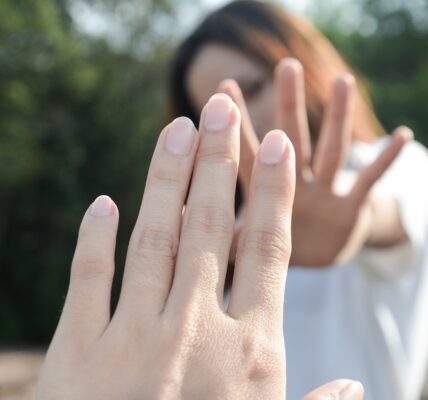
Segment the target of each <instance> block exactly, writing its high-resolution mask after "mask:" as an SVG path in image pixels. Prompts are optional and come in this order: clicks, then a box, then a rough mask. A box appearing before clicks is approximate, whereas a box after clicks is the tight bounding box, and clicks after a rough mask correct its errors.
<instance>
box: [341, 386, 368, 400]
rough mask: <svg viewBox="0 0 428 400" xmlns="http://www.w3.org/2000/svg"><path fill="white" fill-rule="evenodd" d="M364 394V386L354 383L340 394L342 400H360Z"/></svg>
mask: <svg viewBox="0 0 428 400" xmlns="http://www.w3.org/2000/svg"><path fill="white" fill-rule="evenodd" d="M363 393H364V388H363V385H362V384H361V383H360V382H352V383H350V384H349V385H347V386H345V387H344V388H343V389H342V390H341V391H340V393H339V399H340V400H356V399H360V398H361V395H362V394H363Z"/></svg>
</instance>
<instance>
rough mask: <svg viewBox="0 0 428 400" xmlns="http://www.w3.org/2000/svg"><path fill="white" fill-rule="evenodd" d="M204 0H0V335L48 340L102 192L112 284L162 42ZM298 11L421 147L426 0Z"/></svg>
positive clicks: (158, 117) (155, 119) (137, 181)
mask: <svg viewBox="0 0 428 400" xmlns="http://www.w3.org/2000/svg"><path fill="white" fill-rule="evenodd" d="M214 3H221V2H220V1H203V0H200V1H192V0H188V1H187V0H180V1H177V0H176V1H173V0H162V1H159V0H156V1H155V0H140V1H138V0H122V1H121V0H92V1H91V0H68V1H67V0H37V1H30V0H1V2H0V210H1V211H0V346H9V347H10V346H34V345H45V344H46V343H48V342H49V340H50V338H51V336H52V333H53V331H54V329H55V326H56V323H57V320H58V317H59V314H60V311H61V307H62V304H63V301H64V296H65V292H66V288H67V283H68V274H69V266H70V260H71V257H72V254H73V250H74V245H75V239H76V234H77V230H78V226H79V223H80V219H81V217H82V214H83V213H84V211H85V210H86V208H87V206H88V205H89V204H90V203H91V202H92V201H93V199H94V198H95V197H96V196H97V195H99V194H102V193H105V194H109V195H110V196H112V198H113V199H114V200H115V201H116V203H117V204H118V206H119V209H120V213H121V224H120V230H119V236H118V248H117V267H118V274H117V282H119V281H120V276H121V273H122V270H121V266H122V265H123V259H124V255H125V252H126V245H127V240H128V237H129V234H130V232H131V230H132V226H133V221H134V220H135V217H136V214H137V211H138V207H139V202H140V198H141V195H142V192H143V188H144V182H145V176H146V171H147V167H148V163H149V160H150V156H151V153H152V150H153V147H154V143H155V140H156V137H157V135H158V133H159V131H160V129H161V127H162V125H163V124H164V123H165V122H166V108H167V107H166V92H165V89H166V77H167V72H168V63H169V60H170V57H171V54H172V51H173V49H174V47H175V46H176V45H177V43H178V42H179V41H180V39H181V38H182V37H183V35H185V34H186V32H187V31H188V30H189V29H190V28H191V27H192V25H193V24H194V23H195V22H196V21H197V20H198V19H199V18H201V16H202V15H203V14H204V12H206V11H207V10H208V9H210V7H213V6H214V5H216V4H214ZM279 3H282V4H284V5H288V3H290V2H288V1H283V2H279ZM294 3H295V2H294ZM318 3H319V2H318ZM293 9H294V10H295V9H296V6H295V5H294V8H293ZM297 10H298V11H301V12H304V13H305V14H306V15H307V16H308V17H309V18H311V19H312V20H313V21H314V22H315V23H316V24H317V25H318V26H319V27H320V28H321V29H322V30H323V31H324V32H325V33H326V34H327V35H328V37H329V38H330V39H331V40H332V41H333V42H334V43H335V44H336V46H337V47H338V48H339V50H340V51H341V52H342V53H343V54H344V55H345V57H346V58H347V59H348V61H349V62H350V63H351V64H352V65H354V66H355V67H356V69H357V70H358V71H359V72H360V73H362V75H363V76H365V77H366V78H367V83H368V85H369V89H370V93H371V94H372V96H373V100H374V104H375V108H376V110H377V112H378V115H379V116H380V119H381V121H382V122H383V123H384V125H385V127H386V128H387V129H388V130H392V129H393V128H394V127H395V126H397V125H400V124H407V125H409V126H410V127H411V128H412V129H414V131H415V132H416V137H417V139H418V140H419V141H421V142H423V143H425V145H427V144H428V106H427V104H428V101H427V100H428V5H427V3H426V1H425V0H408V1H399V0H396V1H392V0H386V1H382V0H377V1H373V0H359V1H346V0H342V1H338V0H337V1H333V2H328V4H327V2H324V4H323V5H319V4H316V3H315V2H313V3H311V2H310V1H305V2H302V3H301V6H300V7H297ZM421 173H424V172H421ZM117 282H116V292H115V293H116V296H117V290H118V285H117Z"/></svg>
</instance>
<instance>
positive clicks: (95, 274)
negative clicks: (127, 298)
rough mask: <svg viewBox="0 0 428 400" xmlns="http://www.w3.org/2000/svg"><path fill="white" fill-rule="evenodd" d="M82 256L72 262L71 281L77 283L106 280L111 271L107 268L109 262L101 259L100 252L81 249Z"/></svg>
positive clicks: (103, 258)
mask: <svg viewBox="0 0 428 400" xmlns="http://www.w3.org/2000/svg"><path fill="white" fill-rule="evenodd" d="M82 250H83V252H84V255H82V256H77V257H75V259H74V260H73V265H72V268H71V279H72V280H75V281H79V282H86V281H88V282H92V281H97V280H105V279H108V278H109V277H110V276H111V275H112V273H113V269H112V268H109V267H108V265H109V260H106V259H105V257H101V256H100V254H101V253H102V252H98V251H97V250H96V249H82Z"/></svg>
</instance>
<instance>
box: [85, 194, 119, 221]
mask: <svg viewBox="0 0 428 400" xmlns="http://www.w3.org/2000/svg"><path fill="white" fill-rule="evenodd" d="M112 206H113V201H112V200H111V199H110V197H108V196H99V197H97V198H96V199H95V201H94V202H93V203H92V205H91V207H90V208H89V212H90V214H91V215H92V216H93V217H107V216H108V215H110V214H111V212H112Z"/></svg>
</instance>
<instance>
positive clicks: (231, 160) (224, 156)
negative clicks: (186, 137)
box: [197, 143, 238, 169]
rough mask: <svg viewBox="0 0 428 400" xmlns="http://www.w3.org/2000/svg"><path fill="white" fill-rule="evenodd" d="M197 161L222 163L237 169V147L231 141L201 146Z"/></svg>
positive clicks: (210, 163) (201, 162)
mask: <svg viewBox="0 0 428 400" xmlns="http://www.w3.org/2000/svg"><path fill="white" fill-rule="evenodd" d="M197 161H198V163H199V164H208V165H212V164H223V165H230V166H232V167H234V168H235V169H238V156H237V149H236V148H235V147H234V146H233V145H232V144H231V143H217V144H210V145H207V144H205V146H201V148H200V150H199V153H198V158H197Z"/></svg>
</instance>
